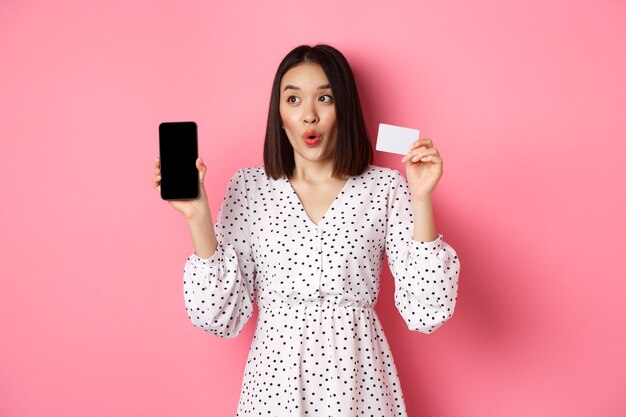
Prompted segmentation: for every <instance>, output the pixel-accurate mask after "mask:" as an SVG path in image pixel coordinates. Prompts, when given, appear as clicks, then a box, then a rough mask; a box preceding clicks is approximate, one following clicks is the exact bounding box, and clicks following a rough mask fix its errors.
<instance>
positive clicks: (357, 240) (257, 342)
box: [154, 45, 460, 416]
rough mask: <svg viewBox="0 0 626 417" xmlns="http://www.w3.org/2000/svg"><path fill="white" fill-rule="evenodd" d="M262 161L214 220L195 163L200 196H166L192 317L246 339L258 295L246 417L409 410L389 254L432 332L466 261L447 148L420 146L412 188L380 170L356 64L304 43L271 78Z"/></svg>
mask: <svg viewBox="0 0 626 417" xmlns="http://www.w3.org/2000/svg"><path fill="white" fill-rule="evenodd" d="M263 157H264V166H258V167H252V168H242V169H239V170H238V171H237V172H236V173H235V174H234V175H233V176H232V178H231V179H230V182H229V184H228V189H227V191H226V196H225V197H224V200H223V201H222V205H221V208H220V211H219V213H218V216H217V221H216V222H215V229H214V228H213V222H212V216H211V212H210V210H209V205H208V203H207V197H206V193H205V191H204V178H205V175H206V166H205V165H204V164H203V163H202V160H201V159H200V158H198V160H197V161H196V166H197V168H198V171H199V174H198V175H199V178H200V183H201V186H200V191H201V196H200V198H199V199H197V200H191V201H169V203H170V204H171V205H172V206H173V207H174V208H175V209H177V210H178V211H179V212H181V213H182V214H183V215H184V216H185V218H186V220H187V222H188V225H189V228H190V230H191V235H192V239H193V245H194V252H193V254H192V255H191V256H190V257H189V258H188V259H187V262H186V264H185V268H184V296H185V306H186V309H187V313H188V315H189V318H190V320H191V321H192V323H193V324H194V325H195V326H197V327H199V328H202V329H204V330H206V331H207V332H211V333H213V334H215V335H217V336H220V337H225V338H230V337H235V336H237V335H238V334H239V333H240V332H241V330H242V328H243V326H244V325H245V324H246V322H247V321H248V319H249V318H250V316H251V314H252V310H253V303H254V300H255V299H256V302H257V305H258V310H259V315H258V320H257V326H256V330H255V334H254V338H253V341H252V346H251V347H250V351H249V355H248V360H247V365H246V370H245V374H244V379H243V384H242V390H241V395H240V399H239V406H238V410H237V415H238V416H244V415H254V416H257V415H264V416H267V415H272V416H277V415H279V416H304V415H307V416H353V415H368V416H370V415H372V416H406V409H405V404H404V398H403V393H402V389H401V387H400V381H399V379H398V375H397V372H396V367H395V364H394V360H393V356H392V354H391V351H390V349H389V345H388V342H387V340H386V338H385V334H384V332H383V329H382V327H381V325H380V322H379V320H378V318H377V315H376V312H375V310H374V305H375V303H376V299H377V296H378V289H379V275H380V269H381V261H382V258H383V252H384V253H386V254H387V259H388V262H389V266H390V270H391V272H392V274H393V277H394V280H395V293H394V298H395V305H396V307H397V308H398V310H399V312H400V313H401V315H402V317H403V318H404V320H405V321H406V323H407V325H408V327H409V329H411V330H415V331H419V332H423V333H430V332H432V331H434V330H435V329H436V328H438V327H439V326H440V325H441V324H442V323H443V322H445V321H446V320H447V319H448V318H450V316H451V315H452V313H453V311H454V307H455V303H456V295H457V283H458V273H459V269H460V263H459V260H458V258H457V256H456V253H455V251H454V249H453V248H452V247H451V246H449V245H448V244H447V243H446V242H444V241H443V236H442V235H441V234H438V233H436V231H435V225H434V220H433V212H432V203H431V201H432V199H431V196H432V192H433V190H434V188H435V186H436V184H437V182H438V181H439V179H440V177H441V175H442V172H443V161H442V158H441V155H439V152H438V151H437V149H436V148H435V147H434V145H433V142H432V141H431V140H430V139H421V140H416V141H415V142H414V143H413V145H412V147H411V149H410V150H409V151H408V152H407V154H406V155H405V156H404V158H403V159H402V162H404V163H405V168H406V176H407V179H408V182H407V180H405V179H404V177H403V176H402V174H401V173H400V172H399V171H397V170H394V169H390V168H384V167H378V166H373V165H371V164H370V163H371V161H372V157H373V155H372V147H371V145H370V141H369V137H368V134H367V131H366V128H365V123H364V121H363V116H362V112H361V107H360V103H359V98H358V93H357V89H356V84H355V82H354V77H353V74H352V71H351V70H350V66H349V65H348V62H347V61H346V59H345V58H344V56H343V55H342V54H341V53H340V52H339V51H337V50H336V49H334V48H332V47H330V46H327V45H317V46H314V47H310V46H306V45H303V46H299V47H297V48H295V49H294V50H292V51H291V52H290V53H289V54H288V55H287V56H286V57H285V58H284V59H283V61H282V62H281V64H280V66H279V67H278V70H277V72H276V76H275V79H274V83H273V87H272V95H271V99H270V109H269V116H268V122H267V131H266V136H265V147H264V154H263ZM154 185H155V187H156V188H157V190H158V189H159V186H160V176H159V161H158V159H157V161H156V176H155V177H154Z"/></svg>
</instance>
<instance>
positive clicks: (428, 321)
mask: <svg viewBox="0 0 626 417" xmlns="http://www.w3.org/2000/svg"><path fill="white" fill-rule="evenodd" d="M393 171H394V175H393V180H392V181H391V188H390V190H389V198H388V200H387V230H386V235H385V252H386V254H387V261H388V263H389V268H390V270H391V273H392V275H393V277H394V282H395V291H394V301H395V306H396V308H397V309H398V311H399V312H400V314H401V315H402V317H403V318H404V321H405V322H406V323H407V325H408V327H409V329H410V330H414V331H418V332H421V333H432V332H433V331H435V330H436V329H437V328H438V327H439V326H441V325H442V324H443V323H444V322H445V321H446V320H448V319H449V318H450V317H451V316H452V313H453V312H454V307H455V304H456V297H457V291H458V277H459V271H460V266H461V264H460V262H459V259H458V257H457V254H456V252H455V250H454V249H453V248H452V247H451V246H450V245H448V244H447V243H446V242H444V240H443V235H442V234H438V235H437V238H436V239H435V240H433V241H431V242H418V241H415V240H413V207H412V202H411V193H410V190H409V186H408V183H407V181H406V179H405V178H404V176H402V174H401V173H400V171H398V170H393Z"/></svg>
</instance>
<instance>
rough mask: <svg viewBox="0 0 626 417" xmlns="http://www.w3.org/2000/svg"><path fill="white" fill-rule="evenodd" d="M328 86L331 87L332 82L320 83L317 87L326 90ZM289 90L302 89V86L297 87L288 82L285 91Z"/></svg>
mask: <svg viewBox="0 0 626 417" xmlns="http://www.w3.org/2000/svg"><path fill="white" fill-rule="evenodd" d="M327 88H330V84H324V85H320V86H319V87H317V89H318V90H326V89H327ZM287 90H300V87H296V86H295V85H291V84H287V85H286V86H285V88H283V91H287Z"/></svg>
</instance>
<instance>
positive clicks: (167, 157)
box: [159, 121, 199, 200]
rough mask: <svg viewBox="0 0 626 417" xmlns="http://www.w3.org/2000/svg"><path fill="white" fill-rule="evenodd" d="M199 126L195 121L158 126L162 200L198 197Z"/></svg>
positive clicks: (164, 123) (166, 123) (167, 123)
mask: <svg viewBox="0 0 626 417" xmlns="http://www.w3.org/2000/svg"><path fill="white" fill-rule="evenodd" d="M197 158H198V126H197V125H196V123H195V122H191V121H190V122H163V123H161V124H160V125H159V159H160V164H161V167H160V169H161V198H162V199H163V200H189V199H196V198H198V196H199V181H198V169H197V168H196V159H197Z"/></svg>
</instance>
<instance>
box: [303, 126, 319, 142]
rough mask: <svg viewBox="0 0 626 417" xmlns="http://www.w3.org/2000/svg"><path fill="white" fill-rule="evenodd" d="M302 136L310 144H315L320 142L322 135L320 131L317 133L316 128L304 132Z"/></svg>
mask: <svg viewBox="0 0 626 417" xmlns="http://www.w3.org/2000/svg"><path fill="white" fill-rule="evenodd" d="M302 138H303V139H304V142H305V143H306V144H307V145H308V146H315V145H317V144H318V143H319V142H320V140H321V139H320V135H319V133H317V132H316V131H315V130H313V129H309V130H307V131H306V132H304V134H303V135H302Z"/></svg>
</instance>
